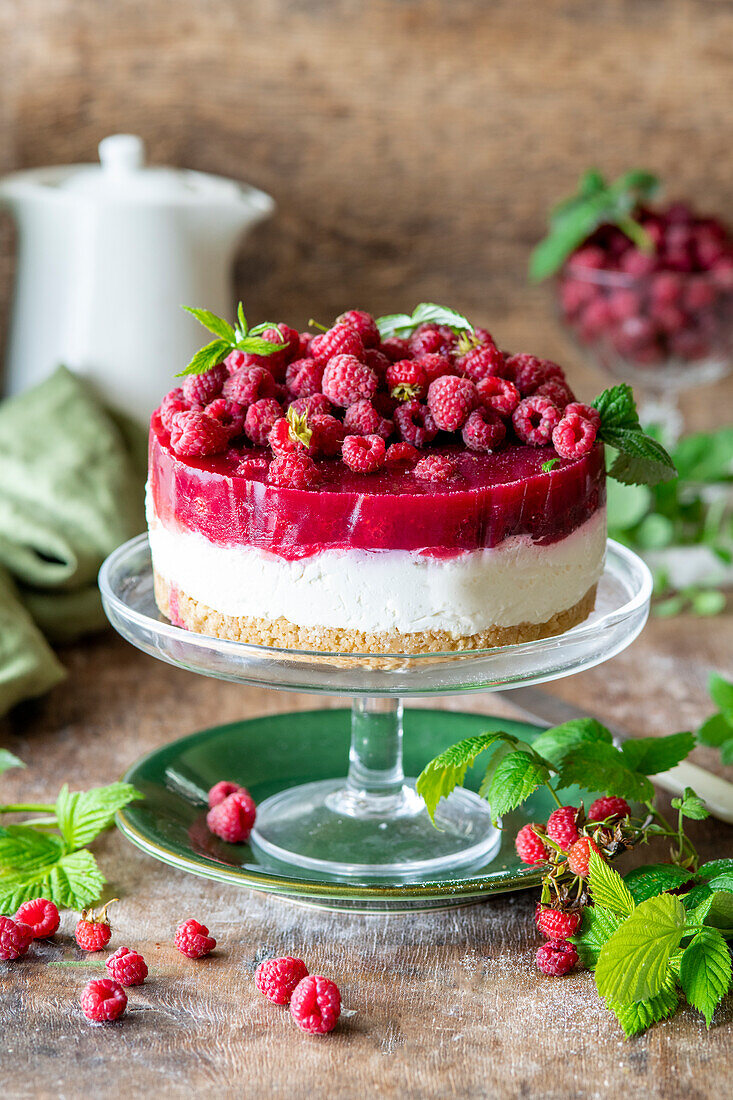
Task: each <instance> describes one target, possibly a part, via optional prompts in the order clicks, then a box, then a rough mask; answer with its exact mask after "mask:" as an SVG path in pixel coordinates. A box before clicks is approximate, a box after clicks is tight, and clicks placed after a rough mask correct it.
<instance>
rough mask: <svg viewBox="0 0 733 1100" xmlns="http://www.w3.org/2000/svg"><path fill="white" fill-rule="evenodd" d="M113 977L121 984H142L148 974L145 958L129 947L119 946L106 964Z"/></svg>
mask: <svg viewBox="0 0 733 1100" xmlns="http://www.w3.org/2000/svg"><path fill="white" fill-rule="evenodd" d="M104 965H105V966H106V967H107V970H108V971H109V975H110V977H111V978H114V980H115V981H116V982H119V983H120V985H142V984H143V982H144V981H145V979H146V978H147V976H148V967H147V963H146V962H145V959H144V958H143V957H142V955H141V954H140V953H139V952H138V951H131V950H130V948H129V947H118V948H117V950H116V951H115V953H114V954H113V955H110V957H109V958H108V959H107V962H106V963H105V964H104Z"/></svg>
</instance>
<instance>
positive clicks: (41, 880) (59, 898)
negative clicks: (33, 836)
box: [0, 848, 105, 914]
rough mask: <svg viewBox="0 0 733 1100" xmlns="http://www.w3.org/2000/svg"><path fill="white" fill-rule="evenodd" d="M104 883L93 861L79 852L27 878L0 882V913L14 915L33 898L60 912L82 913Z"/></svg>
mask: <svg viewBox="0 0 733 1100" xmlns="http://www.w3.org/2000/svg"><path fill="white" fill-rule="evenodd" d="M104 883H105V879H104V876H103V874H102V873H101V871H100V870H99V867H98V866H97V861H96V859H95V858H94V856H93V855H92V853H91V852H90V851H88V849H86V848H83V849H82V850H81V851H79V852H70V853H69V854H68V855H65V856H61V858H60V859H59V860H58V861H57V862H56V863H54V864H52V865H51V866H47V867H41V868H39V869H38V870H37V871H34V872H33V873H31V874H18V875H10V876H7V877H3V878H0V913H2V914H9V913H15V912H16V911H17V910H18V908H19V906H21V905H22V904H23V902H24V901H30V900H32V899H33V898H48V899H49V901H52V902H53V903H54V905H57V906H58V907H59V908H60V909H83V908H85V907H86V906H88V905H91V904H92V902H95V901H96V900H97V899H98V898H99V895H100V894H101V892H102V887H103V886H104Z"/></svg>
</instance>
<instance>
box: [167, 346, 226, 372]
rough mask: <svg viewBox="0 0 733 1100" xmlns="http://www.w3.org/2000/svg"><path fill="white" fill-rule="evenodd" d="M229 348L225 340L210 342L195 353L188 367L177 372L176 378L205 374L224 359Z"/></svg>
mask: <svg viewBox="0 0 733 1100" xmlns="http://www.w3.org/2000/svg"><path fill="white" fill-rule="evenodd" d="M231 347H232V345H231V344H230V343H228V342H227V341H226V340H212V341H211V343H210V344H207V345H206V347H203V348H200V349H199V351H197V352H196V354H195V355H194V357H193V358H192V359H191V362H190V363H189V364H188V366H187V367H185V368H184V369H183V370H181V371H179V372H178V374H177V375H176V378H182V377H183V376H184V375H189V374H206V372H207V370H211V368H212V367H215V366H216V365H217V363H221V361H222V360H223V359H225V358H226V356H227V355H228V354H229V352H230V351H231Z"/></svg>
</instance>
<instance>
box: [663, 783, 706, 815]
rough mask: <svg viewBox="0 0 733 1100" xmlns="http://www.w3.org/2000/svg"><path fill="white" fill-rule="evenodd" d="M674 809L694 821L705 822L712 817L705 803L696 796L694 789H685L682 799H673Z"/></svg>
mask: <svg viewBox="0 0 733 1100" xmlns="http://www.w3.org/2000/svg"><path fill="white" fill-rule="evenodd" d="M672 807H673V809H675V810H677V811H678V812H679V813H681V814H682V816H683V817H690V818H692V819H693V821H704V819H705V818H706V817H710V813H709V811H708V810H706V808H705V803H704V802H703V800H702V799H701V798H700V796H699V795H697V794H695V792H694V791H693V789H692V787H685V793H684V796H683V797H682V798H673V799H672Z"/></svg>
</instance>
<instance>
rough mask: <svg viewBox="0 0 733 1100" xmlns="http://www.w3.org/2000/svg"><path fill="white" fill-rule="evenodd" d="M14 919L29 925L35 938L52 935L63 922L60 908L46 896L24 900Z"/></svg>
mask: <svg viewBox="0 0 733 1100" xmlns="http://www.w3.org/2000/svg"><path fill="white" fill-rule="evenodd" d="M14 919H15V920H16V921H19V922H20V923H21V924H27V925H28V927H29V928H30V930H31V933H32V934H33V939H34V940H38V939H43V938H45V937H46V936H52V935H53V934H54V932H57V931H58V927H59V924H60V923H61V917H60V916H59V911H58V909H57V908H56V906H55V905H54V903H53V902H52V901H48V900H47V899H46V898H34V899H33V900H32V901H25V902H23V904H22V905H21V907H20V909H19V910H18V912H17V913H16V914H15V918H14Z"/></svg>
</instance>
